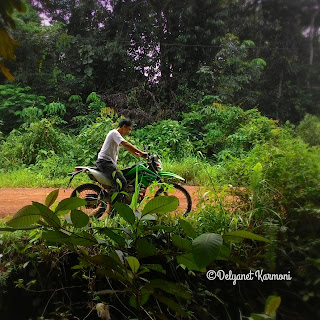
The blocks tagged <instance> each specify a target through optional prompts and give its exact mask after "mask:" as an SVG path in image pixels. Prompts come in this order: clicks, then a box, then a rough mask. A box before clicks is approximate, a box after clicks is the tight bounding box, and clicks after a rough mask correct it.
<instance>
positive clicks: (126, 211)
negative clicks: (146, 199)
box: [114, 202, 136, 225]
mask: <svg viewBox="0 0 320 320" xmlns="http://www.w3.org/2000/svg"><path fill="white" fill-rule="evenodd" d="M114 208H115V209H116V210H117V212H118V213H119V215H120V216H121V217H122V218H123V219H124V220H126V221H127V222H128V223H129V224H131V225H133V224H134V222H135V220H136V217H135V215H134V213H133V211H132V209H131V208H130V207H129V206H128V205H126V204H124V203H120V202H116V203H115V204H114Z"/></svg>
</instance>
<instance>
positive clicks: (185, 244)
mask: <svg viewBox="0 0 320 320" xmlns="http://www.w3.org/2000/svg"><path fill="white" fill-rule="evenodd" d="M171 239H172V244H173V245H174V246H175V247H177V248H178V249H180V250H182V251H189V252H191V251H192V244H191V241H189V240H188V239H184V238H182V237H180V236H178V235H177V234H174V235H173V236H172V237H171Z"/></svg>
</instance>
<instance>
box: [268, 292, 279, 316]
mask: <svg viewBox="0 0 320 320" xmlns="http://www.w3.org/2000/svg"><path fill="white" fill-rule="evenodd" d="M280 304H281V297H277V296H269V297H268V299H267V301H266V305H265V310H264V313H265V314H267V315H269V316H271V315H273V314H274V313H275V312H276V311H277V309H278V308H279V306H280Z"/></svg>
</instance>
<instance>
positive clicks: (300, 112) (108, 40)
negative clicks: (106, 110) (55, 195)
mask: <svg viewBox="0 0 320 320" xmlns="http://www.w3.org/2000/svg"><path fill="white" fill-rule="evenodd" d="M319 3H320V1H319V0H312V1H309V0H292V1H289V0H268V1H267V0H256V1H245V0H228V1H217V0H201V1H193V0H187V1H184V2H177V1H170V0H166V1H155V0H136V1H132V0H123V1H115V0H113V1H111V0H110V1H101V0H90V1H84V0H79V1H75V0H51V1H47V0H37V1H36V0H29V1H26V2H24V1H23V0H20V1H11V0H7V1H4V2H2V4H1V6H0V14H1V21H0V26H2V27H5V28H6V29H1V30H0V32H1V34H0V36H1V38H0V39H1V41H2V42H3V43H5V46H1V48H2V49H1V52H0V54H1V56H2V58H3V59H5V60H13V59H14V56H16V61H8V62H6V65H7V67H5V66H4V64H3V62H2V61H1V62H0V63H1V69H2V71H3V73H4V74H5V75H6V76H7V78H9V79H10V80H13V77H12V76H11V74H10V73H9V70H8V68H10V70H11V73H12V74H14V75H15V77H16V82H17V83H19V85H21V86H30V87H31V88H32V89H33V90H34V93H37V94H39V95H44V96H46V97H47V99H48V100H49V102H52V101H57V100H59V101H63V102H66V101H67V100H68V99H69V97H70V96H71V95H75V94H76V95H80V96H81V97H82V98H84V97H86V96H87V95H88V94H89V93H90V92H93V91H95V92H98V93H99V94H101V95H102V97H103V101H104V102H105V103H106V104H107V105H108V106H110V107H112V108H114V109H115V110H116V111H117V112H119V113H123V114H126V115H130V116H131V117H132V118H135V119H137V121H138V120H139V121H140V122H141V123H143V124H147V123H149V122H150V119H152V120H157V119H162V118H168V117H171V118H179V117H180V116H181V114H182V112H184V111H186V110H187V104H188V103H189V102H192V101H198V100H199V99H201V98H202V97H203V96H204V95H215V96H217V97H218V98H219V99H220V101H221V102H223V103H229V104H234V105H239V106H241V107H242V108H244V109H250V108H253V107H256V108H258V109H259V110H260V111H262V112H263V113H264V114H265V115H267V116H269V117H272V118H276V119H280V120H282V121H286V120H290V121H292V122H298V121H300V120H301V119H302V118H303V116H304V115H305V114H306V113H311V114H319V96H320V95H319V81H320V79H319V77H318V74H317V72H316V70H317V69H318V68H319V60H320V57H319V26H320V15H319V12H320V4H319ZM14 8H15V9H17V10H16V12H14V10H13V9H14ZM22 11H24V13H23V14H21V13H20V12H22ZM40 17H41V18H40ZM8 29H10V33H11V34H12V37H11V36H10V35H9V33H8ZM13 39H15V40H13ZM18 42H19V43H20V46H18V47H16V46H17V44H18ZM15 47H16V48H15ZM3 48H7V49H6V50H4V49H3ZM14 48H15V50H14ZM13 50H14V51H13ZM14 52H15V55H14ZM5 81H6V79H5V78H4V77H3V78H2V79H1V80H0V82H1V83H4V82H5Z"/></svg>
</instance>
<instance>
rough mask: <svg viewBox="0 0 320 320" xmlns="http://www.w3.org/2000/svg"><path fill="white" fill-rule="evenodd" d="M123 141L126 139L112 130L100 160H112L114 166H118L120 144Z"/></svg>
mask: <svg viewBox="0 0 320 320" xmlns="http://www.w3.org/2000/svg"><path fill="white" fill-rule="evenodd" d="M123 141H125V139H123V137H122V135H121V134H120V133H119V132H118V131H117V130H116V129H113V130H111V131H110V132H109V133H108V134H107V136H106V139H105V140H104V143H103V145H102V148H101V150H100V152H99V154H98V159H104V160H112V161H113V162H114V164H117V161H118V153H119V148H120V143H121V142H123Z"/></svg>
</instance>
